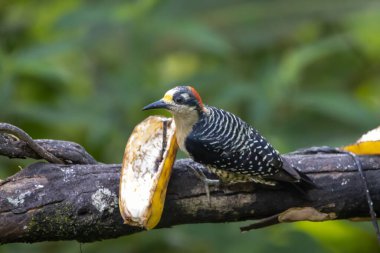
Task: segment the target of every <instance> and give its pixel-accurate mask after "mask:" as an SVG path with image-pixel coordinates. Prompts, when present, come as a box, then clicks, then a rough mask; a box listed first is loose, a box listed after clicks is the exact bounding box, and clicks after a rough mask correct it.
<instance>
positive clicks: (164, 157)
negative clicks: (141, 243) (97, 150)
mask: <svg viewBox="0 0 380 253" xmlns="http://www.w3.org/2000/svg"><path fill="white" fill-rule="evenodd" d="M177 149H178V146H177V143H176V138H175V124H174V121H173V120H172V119H170V118H165V117H159V116H150V117H148V118H147V119H145V120H144V121H143V122H141V123H140V124H139V125H137V126H136V127H135V129H134V130H133V132H132V135H131V136H130V138H129V140H128V143H127V146H126V148H125V152H124V158H123V165H122V169H121V176H120V192H119V193H120V194H119V208H120V213H121V215H122V217H123V219H124V223H126V224H129V225H133V226H141V227H144V228H146V229H152V228H154V227H155V226H156V225H157V224H158V222H159V221H160V219H161V215H162V211H163V208H164V203H165V197H166V189H167V185H168V183H169V179H170V175H171V171H172V166H173V163H174V160H175V157H176V154H177Z"/></svg>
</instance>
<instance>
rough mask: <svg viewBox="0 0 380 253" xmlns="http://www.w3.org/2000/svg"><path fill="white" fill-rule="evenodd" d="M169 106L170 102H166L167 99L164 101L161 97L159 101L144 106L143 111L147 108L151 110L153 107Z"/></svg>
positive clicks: (162, 107)
mask: <svg viewBox="0 0 380 253" xmlns="http://www.w3.org/2000/svg"><path fill="white" fill-rule="evenodd" d="M169 106H170V105H169V104H168V103H166V102H165V101H163V100H162V99H161V100H158V101H156V102H154V103H151V104H149V105H147V106H145V107H144V108H143V111H145V110H151V109H169Z"/></svg>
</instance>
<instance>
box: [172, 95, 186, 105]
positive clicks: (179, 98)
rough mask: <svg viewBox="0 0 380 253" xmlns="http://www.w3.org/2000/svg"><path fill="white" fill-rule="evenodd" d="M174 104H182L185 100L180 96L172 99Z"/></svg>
mask: <svg viewBox="0 0 380 253" xmlns="http://www.w3.org/2000/svg"><path fill="white" fill-rule="evenodd" d="M174 102H176V103H177V104H183V103H184V102H185V99H184V98H183V97H182V96H178V97H175V98H174Z"/></svg>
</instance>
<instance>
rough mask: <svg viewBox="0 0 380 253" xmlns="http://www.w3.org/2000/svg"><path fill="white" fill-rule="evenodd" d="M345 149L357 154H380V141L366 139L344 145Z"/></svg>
mask: <svg viewBox="0 0 380 253" xmlns="http://www.w3.org/2000/svg"><path fill="white" fill-rule="evenodd" d="M343 150H345V151H349V152H352V153H354V154H357V155H379V154H380V141H365V142H359V143H356V144H352V145H348V146H345V147H343Z"/></svg>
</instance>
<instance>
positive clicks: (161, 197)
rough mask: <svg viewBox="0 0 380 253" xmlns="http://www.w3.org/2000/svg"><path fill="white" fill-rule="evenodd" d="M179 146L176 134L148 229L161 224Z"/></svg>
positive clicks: (160, 179) (159, 181) (156, 193)
mask: <svg viewBox="0 0 380 253" xmlns="http://www.w3.org/2000/svg"><path fill="white" fill-rule="evenodd" d="M177 150H178V145H177V142H176V138H175V134H174V135H173V136H172V138H171V140H170V145H169V149H168V154H167V157H166V158H165V160H164V161H163V162H164V164H163V168H162V172H161V176H160V178H159V180H158V182H157V186H156V189H155V191H154V194H153V198H152V207H151V214H150V216H149V219H148V221H147V223H146V225H145V228H146V229H148V230H149V229H153V228H154V227H155V226H157V224H158V223H159V222H160V219H161V215H162V211H163V209H164V204H165V197H166V190H167V187H168V183H169V179H170V175H171V173H172V168H173V164H174V161H175V158H176V155H177Z"/></svg>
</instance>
